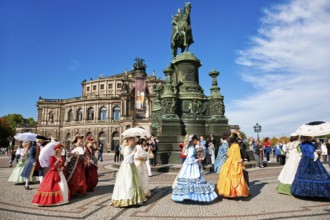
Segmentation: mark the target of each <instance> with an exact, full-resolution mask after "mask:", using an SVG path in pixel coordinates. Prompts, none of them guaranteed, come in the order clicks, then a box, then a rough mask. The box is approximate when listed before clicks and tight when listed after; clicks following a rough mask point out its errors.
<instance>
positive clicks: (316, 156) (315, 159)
mask: <svg viewBox="0 0 330 220" xmlns="http://www.w3.org/2000/svg"><path fill="white" fill-rule="evenodd" d="M319 157H320V156H319V154H318V153H316V152H314V162H315V161H317V160H318V159H319Z"/></svg>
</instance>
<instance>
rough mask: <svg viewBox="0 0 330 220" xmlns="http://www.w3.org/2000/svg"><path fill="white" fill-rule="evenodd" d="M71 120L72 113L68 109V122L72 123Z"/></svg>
mask: <svg viewBox="0 0 330 220" xmlns="http://www.w3.org/2000/svg"><path fill="white" fill-rule="evenodd" d="M72 120H73V112H72V109H70V110H69V111H68V121H72Z"/></svg>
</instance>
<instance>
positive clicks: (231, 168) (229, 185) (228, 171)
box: [217, 143, 249, 198]
mask: <svg viewBox="0 0 330 220" xmlns="http://www.w3.org/2000/svg"><path fill="white" fill-rule="evenodd" d="M243 170H245V167H244V165H243V163H242V158H241V153H240V148H239V146H238V144H237V143H234V144H232V145H231V146H230V148H229V150H228V158H227V160H226V162H225V163H224V164H223V166H222V168H221V171H220V175H219V180H218V184H217V192H218V194H219V195H222V196H224V197H230V198H232V197H248V196H249V187H248V185H247V181H246V180H245V178H244V173H243Z"/></svg>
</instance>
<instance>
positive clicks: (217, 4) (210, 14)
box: [0, 0, 330, 137]
mask: <svg viewBox="0 0 330 220" xmlns="http://www.w3.org/2000/svg"><path fill="white" fill-rule="evenodd" d="M191 3H192V11H191V22H192V31H193V36H194V41H195V43H194V44H192V45H191V46H190V48H189V50H190V51H191V52H192V53H194V54H195V55H196V56H197V57H198V58H199V59H200V60H201V62H202V64H203V66H202V67H201V68H200V69H199V74H200V84H201V86H202V87H203V88H204V91H205V94H206V95H209V88H210V86H211V78H210V77H209V76H208V73H209V72H210V71H211V70H212V68H215V69H217V70H218V71H220V76H219V77H218V84H219V86H220V88H221V94H222V95H224V97H225V98H224V102H225V106H226V113H225V115H226V116H227V117H228V118H229V123H230V124H237V125H240V127H241V130H242V131H244V132H245V133H246V134H247V135H249V136H255V133H254V131H253V125H254V124H255V123H256V122H258V123H259V124H261V125H262V132H261V134H260V136H261V137H266V136H282V135H289V134H290V133H292V132H294V131H295V130H296V128H297V127H298V126H300V125H301V124H303V123H305V122H309V121H314V120H323V121H330V115H329V110H328V109H329V107H330V104H329V100H328V99H329V98H328V97H329V94H330V86H329V82H330V74H329V70H330V62H329V57H330V1H328V0H313V1H309V0H296V1H289V0H276V1H275V0H274V1H272V0H268V1H264V0H209V1H205V0H191ZM183 6H184V1H175V0H158V1H155V0H139V1H136V0H121V1H115V0H111V1H110V0H108V1H106V0H99V1H86V0H70V1H68V0H58V1H51V0H39V1H37V0H30V1H25V0H11V1H9V0H3V1H0V75H1V82H2V83H1V86H0V101H1V102H0V103H1V104H0V116H4V115H6V114H11V113H17V114H22V115H23V116H24V117H25V118H27V117H33V118H35V119H36V117H37V107H36V102H37V101H38V98H39V96H42V97H43V98H51V99H52V98H54V99H65V98H72V97H77V96H81V92H82V91H81V84H80V83H81V81H83V80H84V79H87V80H89V79H90V78H93V79H95V78H97V77H98V76H99V75H100V74H103V76H105V75H107V76H111V75H113V74H117V73H121V72H124V71H125V70H126V69H128V70H130V69H131V68H132V65H133V63H134V58H135V57H140V58H143V59H144V60H145V63H146V64H147V72H148V73H149V74H151V73H152V71H153V70H154V71H155V72H156V74H157V76H158V77H161V78H163V77H164V74H163V72H162V70H163V69H165V68H166V67H167V66H168V64H169V63H170V60H171V48H170V37H171V28H172V26H171V15H174V14H175V13H176V12H177V9H178V8H183Z"/></svg>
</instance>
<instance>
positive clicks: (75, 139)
mask: <svg viewBox="0 0 330 220" xmlns="http://www.w3.org/2000/svg"><path fill="white" fill-rule="evenodd" d="M78 139H84V135H79V134H76V136H75V137H74V139H73V141H72V143H73V144H75V143H77V140H78Z"/></svg>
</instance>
